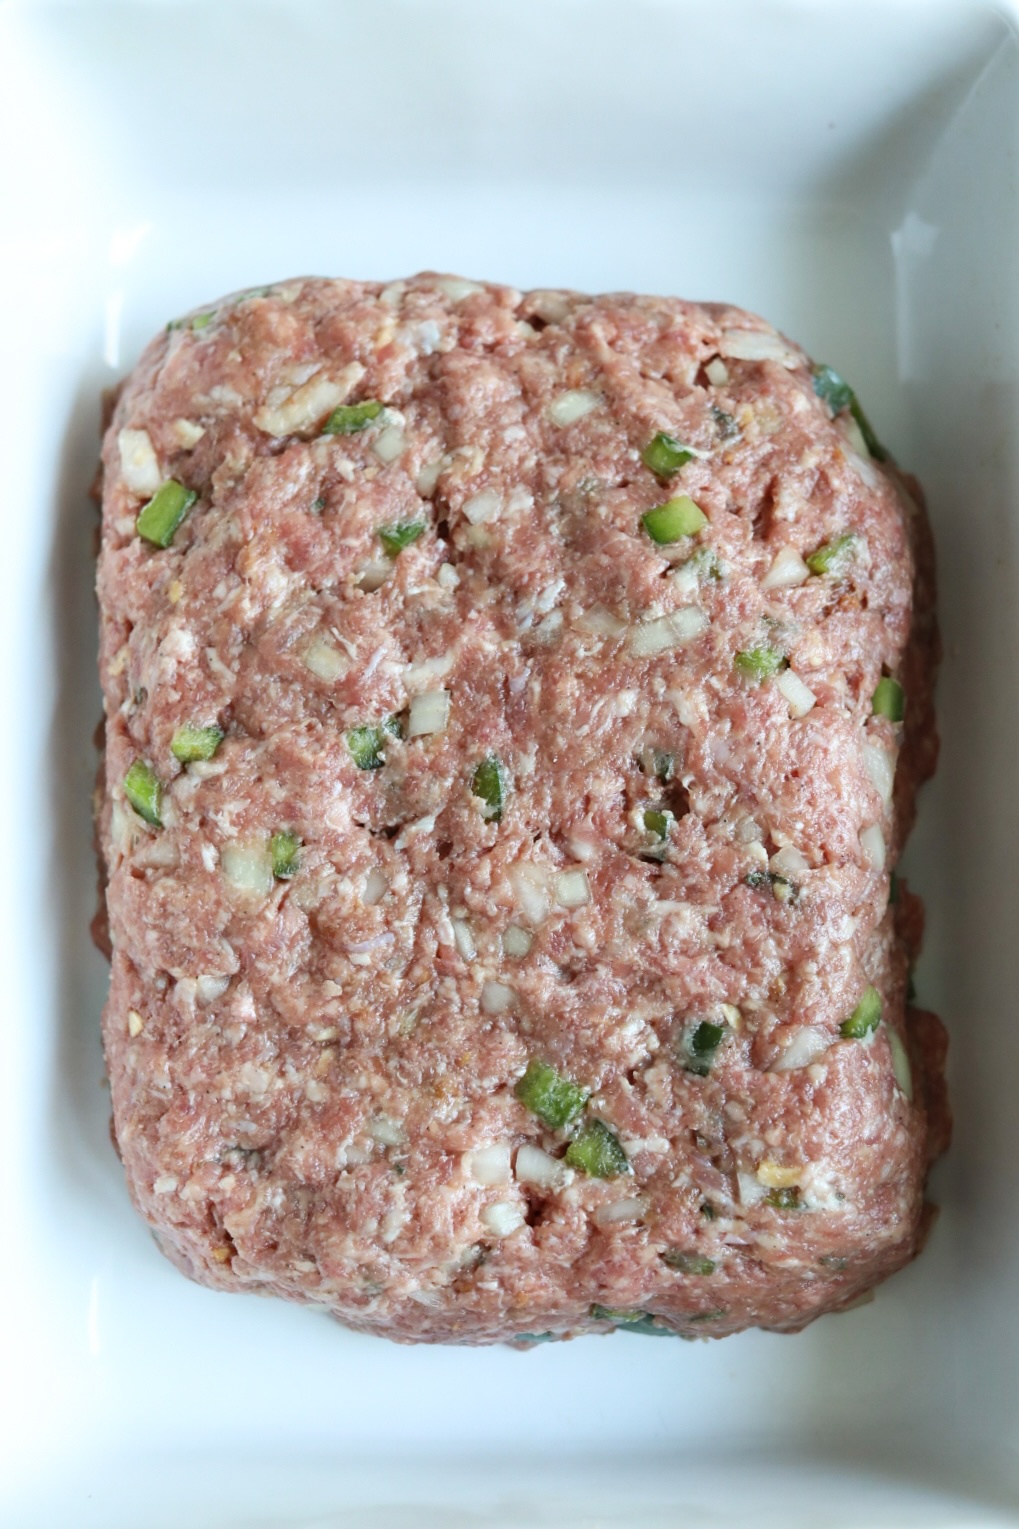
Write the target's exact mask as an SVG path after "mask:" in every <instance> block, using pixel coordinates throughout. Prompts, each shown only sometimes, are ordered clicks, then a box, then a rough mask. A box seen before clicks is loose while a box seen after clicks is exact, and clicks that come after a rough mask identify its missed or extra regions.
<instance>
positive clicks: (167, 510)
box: [98, 274, 948, 1343]
mask: <svg viewBox="0 0 1019 1529" xmlns="http://www.w3.org/2000/svg"><path fill="white" fill-rule="evenodd" d="M832 375H833V374H830V373H828V372H826V371H823V370H818V369H817V368H814V367H813V366H812V364H811V362H810V361H809V359H808V358H807V357H806V356H805V355H804V354H803V352H802V351H801V350H800V349H798V348H797V346H796V345H794V344H792V343H791V342H789V341H788V340H786V339H785V338H784V337H783V336H781V335H780V334H778V333H777V332H776V331H775V330H773V329H772V328H770V327H769V326H768V325H766V324H765V323H764V322H763V321H762V320H760V319H759V318H757V317H755V316H753V315H752V314H749V313H746V312H743V311H741V310H739V309H736V308H731V307H726V306H723V305H718V304H704V305H698V304H694V303H688V302H682V301H679V300H677V299H673V298H657V297H640V296H633V295H629V294H613V295H608V296H601V297H587V296H583V295H580V294H577V293H573V292H563V291H536V292H529V293H523V294H522V293H520V292H518V291H515V290H513V289H511V288H509V287H504V286H494V285H482V284H479V283H475V282H470V281H466V280H462V279H460V278H453V277H447V276H436V275H428V274H426V275H420V276H416V277H413V278H411V279H410V280H406V281H394V282H392V283H390V284H389V285H383V284H378V283H372V282H354V281H333V280H325V279H317V278H316V279H306V280H295V281H289V282H285V283H281V284H278V285H276V286H274V287H271V288H267V289H264V290H260V291H257V292H254V293H245V294H240V295H235V296H232V297H229V298H226V299H224V300H223V301H221V302H220V303H218V304H217V305H215V306H213V307H210V308H208V309H203V310H201V311H200V312H197V313H194V314H191V315H188V316H187V317H186V318H183V319H181V320H178V321H175V322H174V323H173V324H171V325H170V326H168V328H167V330H166V332H165V333H163V334H160V335H159V336H158V337H157V338H156V339H155V340H153V342H152V343H151V344H150V345H149V347H148V348H147V350H146V351H145V353H144V355H143V356H142V358H141V360H140V362H139V364H138V366H137V367H136V369H135V370H134V372H133V373H132V375H131V376H130V378H129V379H128V380H127V382H126V384H125V385H124V387H123V388H122V390H121V393H120V396H119V399H118V401H117V404H116V409H115V413H114V416H113V419H112V422H111V424H110V426H109V428H108V430H107V432H106V436H105V440H104V446H103V471H102V482H103V525H102V547H101V553H100V560H99V570H98V588H99V600H100V609H101V675H102V683H103V689H104V693H105V703H106V735H105V775H104V788H103V790H102V792H101V793H100V796H101V801H100V808H99V842H100V851H101V858H102V861H103V869H104V874H105V878H106V899H107V912H108V919H109V930H110V937H111V943H112V979H111V987H110V995H109V1001H108V1003H107V1006H106V1010H105V1015H104V1021H103V1025H104V1040H105V1047H106V1055H107V1059H108V1070H109V1076H110V1079H111V1083H112V1090H113V1110H114V1126H115V1133H116V1140H117V1143H118V1146H119V1150H120V1153H121V1156H122V1158H123V1162H124V1167H125V1170H126V1174H127V1180H128V1184H129V1186H130V1191H131V1194H132V1196H133V1199H134V1201H135V1203H136V1205H137V1207H138V1209H139V1210H140V1212H141V1214H142V1215H143V1216H144V1217H145V1219H146V1220H147V1221H148V1222H149V1223H150V1225H151V1226H152V1228H153V1229H154V1231H155V1233H156V1235H157V1238H158V1241H159V1243H160V1245H161V1247H162V1248H163V1249H164V1251H165V1252H166V1253H167V1254H168V1255H169V1257H170V1258H172V1259H173V1260H174V1262H175V1263H176V1264H177V1265H178V1266H179V1267H180V1268H181V1269H183V1270H184V1271H186V1272H187V1273H188V1274H189V1275H191V1276H192V1277H193V1278H195V1279H197V1280H200V1281H202V1282H203V1283H204V1284H208V1285H212V1286H215V1287H217V1288H219V1289H222V1290H258V1291H262V1292H264V1293H267V1294H275V1295H280V1296H283V1297H286V1298H288V1299H292V1300H298V1301H304V1302H309V1303H314V1304H315V1305H318V1306H321V1307H322V1308H324V1309H325V1310H327V1311H329V1312H331V1313H333V1314H334V1315H335V1316H336V1317H338V1318H339V1319H340V1320H341V1321H342V1322H344V1323H346V1324H348V1325H349V1326H351V1327H354V1328H358V1329H361V1330H362V1331H365V1332H373V1333H379V1334H383V1335H385V1336H388V1337H391V1338H395V1339H399V1340H403V1341H439V1342H458V1343H492V1342H500V1341H518V1342H525V1341H531V1339H532V1338H534V1337H535V1336H542V1337H547V1336H553V1337H568V1336H574V1335H577V1334H580V1333H583V1332H588V1331H595V1332H607V1331H610V1330H612V1329H613V1328H614V1327H619V1326H623V1327H629V1328H631V1329H632V1330H633V1331H635V1332H646V1333H648V1332H649V1333H666V1332H675V1333H677V1334H679V1335H681V1336H686V1337H698V1336H707V1335H723V1334H726V1333H731V1332H734V1331H737V1330H739V1329H742V1328H746V1327H750V1326H760V1327H767V1328H775V1329H786V1330H792V1329H796V1328H799V1327H801V1326H803V1324H805V1323H806V1322H808V1321H810V1320H811V1319H812V1318H813V1317H815V1316H817V1315H819V1314H820V1313H822V1312H825V1311H829V1310H832V1309H836V1308H838V1307H840V1306H843V1305H846V1304H849V1303H850V1302H852V1301H854V1300H856V1299H857V1298H858V1297H859V1296H860V1295H861V1294H862V1293H863V1292H865V1291H867V1290H868V1289H869V1288H870V1287H871V1286H873V1285H874V1284H875V1283H876V1282H878V1281H880V1280H882V1279H884V1278H885V1277H886V1276H887V1275H888V1274H890V1273H892V1272H893V1271H894V1270H896V1269H898V1268H899V1267H901V1266H902V1265H903V1264H905V1263H906V1262H907V1261H908V1260H909V1259H910V1258H912V1257H913V1256H914V1254H915V1253H916V1252H917V1251H918V1248H919V1246H920V1243H921V1240H922V1237H923V1234H924V1231H925V1228H926V1224H927V1220H928V1211H927V1210H926V1208H925V1205H924V1183H925V1178H926V1173H927V1169H928V1166H929V1163H930V1161H931V1160H932V1159H933V1157H935V1156H936V1155H937V1153H938V1152H940V1151H941V1150H942V1149H943V1147H944V1145H945V1142H946V1140H947V1134H948V1113H947V1106H946V1103H945V1097H944V1090H943V1081H942V1071H943V1055H944V1039H943V1034H942V1030H941V1027H940V1025H939V1023H938V1021H937V1020H936V1019H935V1018H934V1017H933V1016H932V1015H929V1014H925V1013H922V1012H920V1011H917V1010H914V1009H911V1008H910V1007H909V1006H908V1003H907V998H906V993H907V983H908V970H909V966H910V963H911V960H912V959H913V958H914V956H915V953H916V949H917V946H918V943H919V935H920V926H921V923H922V910H921V908H920V905H919V903H918V901H917V899H916V898H915V897H913V896H912V895H911V894H910V893H909V892H908V891H907V890H906V888H905V886H904V885H902V884H901V883H900V884H899V885H898V886H897V887H895V886H894V884H893V883H892V882H891V880H890V871H891V868H892V866H893V865H894V863H895V860H896V857H897V856H898V854H899V852H900V849H901V847H902V842H903V837H904V834H905V833H906V832H907V831H908V828H909V825H910V823H911V820H912V815H913V802H914V795H915V792H916V788H917V786H918V784H919V783H920V782H921V781H922V779H923V778H924V777H926V776H927V775H929V774H930V772H931V770H932V768H933V764H934V757H935V753H936V736H935V731H934V721H933V715H932V710H931V685H932V679H933V669H934V665H935V661H936V635H935V627H934V618H933V572H932V557H931V551H930V543H929V537H928V532H927V527H926V522H925V519H924V516H923V511H922V508H921V498H920V493H919V489H918V487H917V485H916V483H915V482H914V481H913V480H912V479H910V478H907V477H905V476H904V475H903V474H901V473H900V472H899V471H898V470H897V469H896V468H895V467H894V466H893V464H892V463H891V462H890V461H888V460H887V459H886V458H885V456H884V453H883V452H881V450H880V448H879V447H878V446H877V443H876V441H875V439H874V437H873V434H872V432H871V431H870V429H869V426H868V425H867V422H866V420H865V419H864V418H863V417H862V416H861V414H860V411H859V407H858V405H857V404H856V401H855V399H853V398H850V397H849V394H848V389H846V388H845V387H844V386H841V391H840V384H839V379H837V378H835V380H834V382H833V381H832ZM649 462H650V463H651V465H650V466H649V465H648V463H649ZM192 496H193V497H192ZM645 517H646V518H645ZM163 543H165V545H164V544H163ZM879 687H880V689H879ZM900 687H901V689H900ZM876 693H877V695H878V701H877V702H875V699H874V698H875V694H876ZM903 694H904V720H897V716H898V712H899V710H900V709H901V707H900V704H899V703H900V700H901V697H902V695H903ZM875 707H876V709H875Z"/></svg>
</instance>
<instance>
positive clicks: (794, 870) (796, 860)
mask: <svg viewBox="0 0 1019 1529" xmlns="http://www.w3.org/2000/svg"><path fill="white" fill-rule="evenodd" d="M768 866H769V869H770V870H773V871H774V872H775V874H776V876H802V875H803V872H804V871H808V870H809V869H810V865H809V863H808V861H807V858H806V856H805V855H803V854H801V853H800V851H799V850H798V849H797V848H796V846H795V844H785V845H783V847H782V848H781V849H779V850H776V851H775V853H774V854H773V855H772V857H771V859H770V860H769V861H768Z"/></svg>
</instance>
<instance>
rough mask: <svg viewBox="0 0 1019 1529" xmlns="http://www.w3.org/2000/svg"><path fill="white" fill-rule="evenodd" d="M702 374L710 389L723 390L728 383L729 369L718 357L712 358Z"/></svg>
mask: <svg viewBox="0 0 1019 1529" xmlns="http://www.w3.org/2000/svg"><path fill="white" fill-rule="evenodd" d="M704 372H705V375H706V376H707V379H708V381H709V382H710V383H711V385H712V387H715V388H724V387H725V385H726V383H727V382H728V381H729V368H728V367H727V366H726V364H725V362H724V361H723V360H722V358H721V357H720V356H712V358H711V360H710V361H709V362H708V364H707V366H706V367H705V368H704Z"/></svg>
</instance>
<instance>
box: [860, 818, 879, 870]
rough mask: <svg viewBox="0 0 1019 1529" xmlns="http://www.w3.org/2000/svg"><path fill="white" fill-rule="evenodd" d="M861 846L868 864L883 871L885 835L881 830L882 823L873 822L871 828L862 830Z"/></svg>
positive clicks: (872, 868) (873, 868)
mask: <svg viewBox="0 0 1019 1529" xmlns="http://www.w3.org/2000/svg"><path fill="white" fill-rule="evenodd" d="M860 848H861V849H862V850H863V856H864V859H865V860H866V862H867V864H868V865H869V866H870V868H871V870H873V871H883V870H884V868H885V836H884V834H883V833H882V832H881V824H880V823H871V825H870V827H869V828H864V829H862V830H861V832H860Z"/></svg>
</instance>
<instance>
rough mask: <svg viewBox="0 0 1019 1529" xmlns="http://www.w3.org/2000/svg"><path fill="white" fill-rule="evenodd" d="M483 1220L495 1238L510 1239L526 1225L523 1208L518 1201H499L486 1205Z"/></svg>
mask: <svg viewBox="0 0 1019 1529" xmlns="http://www.w3.org/2000/svg"><path fill="white" fill-rule="evenodd" d="M481 1220H482V1222H483V1223H484V1225H485V1226H487V1228H488V1230H489V1231H490V1232H491V1233H492V1236H493V1237H508V1236H509V1235H510V1234H511V1233H512V1232H515V1231H516V1230H517V1227H520V1226H523V1224H524V1211H523V1207H522V1206H521V1205H520V1204H519V1203H518V1202H517V1201H516V1200H498V1201H497V1202H496V1203H495V1205H486V1206H485V1208H484V1210H483V1211H482V1212H481Z"/></svg>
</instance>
